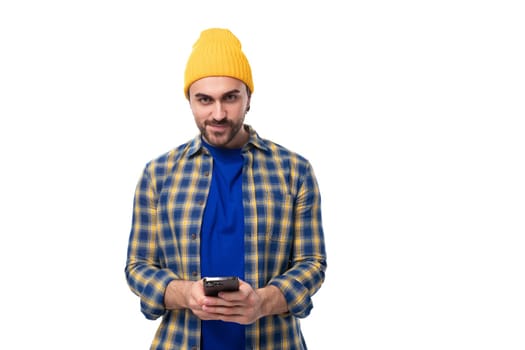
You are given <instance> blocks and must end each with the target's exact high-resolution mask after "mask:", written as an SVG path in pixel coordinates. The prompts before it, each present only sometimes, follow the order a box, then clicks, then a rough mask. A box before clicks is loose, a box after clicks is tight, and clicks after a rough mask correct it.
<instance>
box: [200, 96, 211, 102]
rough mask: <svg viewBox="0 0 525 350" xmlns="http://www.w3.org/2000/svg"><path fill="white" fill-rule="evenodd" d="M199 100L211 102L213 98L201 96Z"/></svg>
mask: <svg viewBox="0 0 525 350" xmlns="http://www.w3.org/2000/svg"><path fill="white" fill-rule="evenodd" d="M199 102H200V103H202V104H208V103H210V102H211V99H210V98H209V97H199Z"/></svg>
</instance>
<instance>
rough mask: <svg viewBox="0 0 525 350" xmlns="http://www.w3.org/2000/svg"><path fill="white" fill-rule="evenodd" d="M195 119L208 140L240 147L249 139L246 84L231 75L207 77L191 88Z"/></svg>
mask: <svg viewBox="0 0 525 350" xmlns="http://www.w3.org/2000/svg"><path fill="white" fill-rule="evenodd" d="M189 100H190V108H191V110H192V112H193V116H194V118H195V123H196V124H197V127H198V128H199V130H200V132H201V134H202V136H203V137H204V139H205V140H206V142H208V143H209V144H211V145H213V146H216V147H224V148H240V147H242V146H243V145H244V144H245V143H246V141H247V140H248V133H247V132H246V131H245V130H244V128H243V127H242V126H243V124H244V116H245V115H246V112H247V111H248V107H249V105H250V97H249V96H248V91H247V88H246V85H245V84H244V83H243V82H242V81H240V80H238V79H235V78H230V77H206V78H202V79H199V80H197V81H196V82H194V83H193V84H192V85H191V86H190V88H189Z"/></svg>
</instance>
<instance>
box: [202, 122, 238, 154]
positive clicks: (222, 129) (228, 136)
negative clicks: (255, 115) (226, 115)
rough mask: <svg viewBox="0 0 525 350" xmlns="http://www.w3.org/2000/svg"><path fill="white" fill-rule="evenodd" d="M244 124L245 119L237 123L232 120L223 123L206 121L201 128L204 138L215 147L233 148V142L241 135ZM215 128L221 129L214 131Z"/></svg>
mask: <svg viewBox="0 0 525 350" xmlns="http://www.w3.org/2000/svg"><path fill="white" fill-rule="evenodd" d="M243 123H244V118H242V119H241V120H239V121H238V122H237V123H235V122H233V121H232V120H230V119H223V120H221V121H215V120H211V121H208V120H207V121H205V122H204V123H203V125H200V126H199V130H200V132H201V135H202V137H203V138H204V139H205V140H206V142H208V143H209V144H210V145H212V146H215V147H223V148H228V147H229V146H230V147H231V146H232V141H233V140H234V139H235V137H236V136H237V135H238V134H239V132H240V131H241V129H242V126H243ZM214 127H219V128H217V129H214Z"/></svg>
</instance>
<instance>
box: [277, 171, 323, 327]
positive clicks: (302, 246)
mask: <svg viewBox="0 0 525 350" xmlns="http://www.w3.org/2000/svg"><path fill="white" fill-rule="evenodd" d="M301 173H302V174H303V176H301V180H300V184H299V190H298V193H297V197H296V199H295V208H294V217H295V221H294V223H293V227H294V242H293V244H294V246H293V254H292V257H291V266H290V268H289V269H288V270H287V271H286V272H285V273H284V274H282V275H279V276H276V277H274V278H273V279H272V280H271V281H270V283H269V284H271V285H274V286H276V287H278V288H279V289H280V290H281V292H282V293H283V294H284V297H285V299H286V301H287V303H288V310H289V312H290V313H292V314H293V315H295V316H296V317H299V318H304V317H306V316H308V315H309V314H310V311H311V310H312V308H313V303H312V296H313V295H314V294H315V293H316V292H317V291H318V290H319V289H320V288H321V285H322V283H323V282H324V279H325V271H326V267H327V264H326V248H325V239H324V233H323V226H322V216H321V195H320V192H319V186H318V183H317V180H316V177H315V174H314V172H313V169H312V167H311V166H310V165H309V164H307V165H306V167H305V169H304V171H301Z"/></svg>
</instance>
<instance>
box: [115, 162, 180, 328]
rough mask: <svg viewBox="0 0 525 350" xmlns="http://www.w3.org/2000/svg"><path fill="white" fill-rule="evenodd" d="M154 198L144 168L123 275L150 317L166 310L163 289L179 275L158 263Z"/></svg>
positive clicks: (153, 192)
mask: <svg viewBox="0 0 525 350" xmlns="http://www.w3.org/2000/svg"><path fill="white" fill-rule="evenodd" d="M157 197H158V196H157V193H156V189H155V184H154V180H153V178H152V176H151V174H150V172H149V170H148V167H146V168H145V170H144V172H143V174H142V176H141V177H140V179H139V182H138V184H137V187H136V190H135V197H134V201H133V217H132V226H131V232H130V236H129V244H128V251H127V260H126V267H125V275H126V280H127V283H128V285H129V287H130V289H131V290H132V291H133V293H135V294H136V295H138V296H139V297H140V306H141V311H142V313H143V314H144V316H145V317H146V318H147V319H151V320H154V319H157V318H159V317H160V316H162V315H163V314H164V313H165V312H166V309H165V307H164V293H165V290H166V288H167V286H168V284H169V282H170V281H172V280H174V279H177V278H178V277H177V276H176V275H175V274H174V273H173V272H172V271H171V270H169V269H166V268H162V267H161V264H160V263H159V259H158V254H157V246H156V238H157V234H158V224H157Z"/></svg>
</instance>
